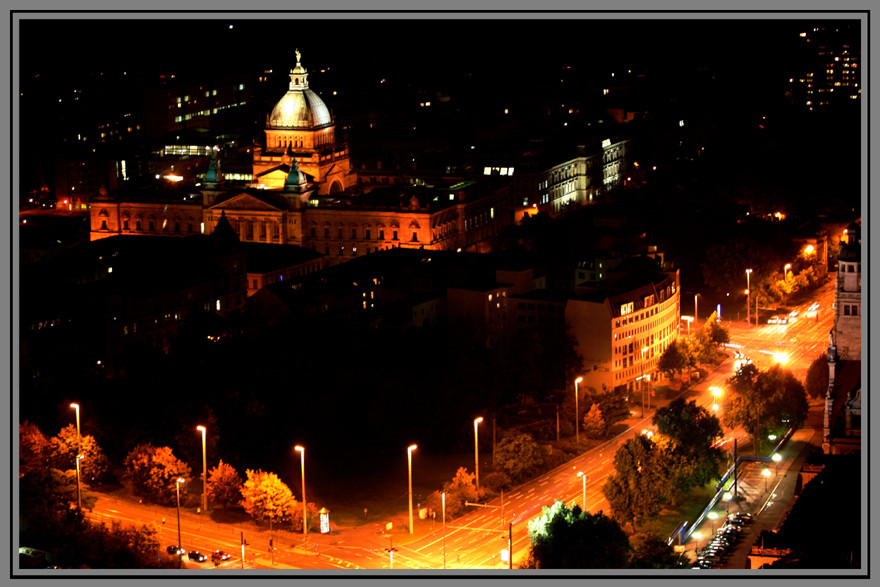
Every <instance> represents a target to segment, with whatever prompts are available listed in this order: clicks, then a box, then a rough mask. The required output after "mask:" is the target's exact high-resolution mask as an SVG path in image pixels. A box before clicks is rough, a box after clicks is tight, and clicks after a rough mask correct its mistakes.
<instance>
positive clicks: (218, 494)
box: [208, 459, 242, 509]
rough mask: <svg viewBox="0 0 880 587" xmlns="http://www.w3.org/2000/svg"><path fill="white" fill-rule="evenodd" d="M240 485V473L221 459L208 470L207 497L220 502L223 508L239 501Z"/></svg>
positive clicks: (214, 501)
mask: <svg viewBox="0 0 880 587" xmlns="http://www.w3.org/2000/svg"><path fill="white" fill-rule="evenodd" d="M241 486H242V481H241V475H239V474H238V471H236V470H235V468H234V467H233V466H232V465H230V464H229V463H224V462H223V459H220V462H219V463H218V464H217V466H216V467H214V468H213V469H211V470H210V471H208V499H209V500H211V501H212V502H213V503H219V504H221V505H222V506H223V509H226V508H228V507H229V506H230V505H233V504H235V505H237V504H238V503H239V502H241Z"/></svg>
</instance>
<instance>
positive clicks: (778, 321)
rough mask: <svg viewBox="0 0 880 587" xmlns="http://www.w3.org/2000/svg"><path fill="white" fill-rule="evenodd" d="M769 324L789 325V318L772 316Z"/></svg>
mask: <svg viewBox="0 0 880 587" xmlns="http://www.w3.org/2000/svg"><path fill="white" fill-rule="evenodd" d="M767 324H788V316H771V317H770V318H769V319H768V320H767Z"/></svg>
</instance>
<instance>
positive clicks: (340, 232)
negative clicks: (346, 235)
mask: <svg viewBox="0 0 880 587" xmlns="http://www.w3.org/2000/svg"><path fill="white" fill-rule="evenodd" d="M336 238H340V239H341V238H342V229H341V228H337V229H336Z"/></svg>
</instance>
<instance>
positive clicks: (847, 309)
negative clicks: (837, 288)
mask: <svg viewBox="0 0 880 587" xmlns="http://www.w3.org/2000/svg"><path fill="white" fill-rule="evenodd" d="M843 315H844V316H849V304H844V305H843Z"/></svg>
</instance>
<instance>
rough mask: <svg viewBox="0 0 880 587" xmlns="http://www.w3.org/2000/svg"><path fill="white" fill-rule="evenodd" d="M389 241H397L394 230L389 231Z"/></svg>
mask: <svg viewBox="0 0 880 587" xmlns="http://www.w3.org/2000/svg"><path fill="white" fill-rule="evenodd" d="M391 240H393V241H396V240H397V231H396V230H392V231H391Z"/></svg>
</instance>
